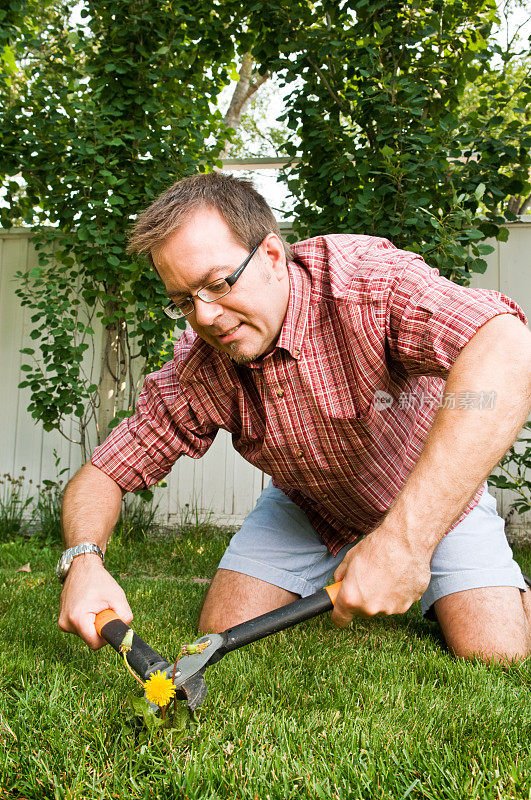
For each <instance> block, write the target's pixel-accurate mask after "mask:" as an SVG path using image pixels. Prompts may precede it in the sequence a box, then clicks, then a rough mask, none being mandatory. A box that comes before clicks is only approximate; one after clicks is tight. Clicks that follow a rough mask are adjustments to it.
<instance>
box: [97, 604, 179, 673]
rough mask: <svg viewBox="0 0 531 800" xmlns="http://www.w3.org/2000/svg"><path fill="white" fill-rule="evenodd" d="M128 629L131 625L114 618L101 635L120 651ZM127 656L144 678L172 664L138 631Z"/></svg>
mask: <svg viewBox="0 0 531 800" xmlns="http://www.w3.org/2000/svg"><path fill="white" fill-rule="evenodd" d="M128 630H129V627H128V626H127V625H126V624H125V622H122V620H121V619H113V620H111V621H110V622H107V624H106V625H104V626H103V628H102V629H101V636H102V637H103V638H104V639H105V641H106V642H108V643H109V644H110V645H111V647H114V649H115V650H116V652H118V653H119V652H120V645H121V644H122V641H123V638H124V636H125V634H126V633H127V631H128ZM126 658H127V661H128V662H129V664H130V666H131V667H132V668H133V669H134V671H135V672H136V673H137V675H139V676H140V677H141V678H142V680H146V678H148V677H149V676H150V675H151V673H152V672H156V670H158V669H160V670H161V671H164V670H165V669H166V668H167V667H169V665H170V664H169V662H168V661H166V659H164V658H163V657H162V656H161V655H160V654H159V653H157V652H156V651H155V650H153V649H152V648H151V647H150V646H149V645H148V644H146V642H144V640H143V639H141V638H140V636H137V635H136V633H134V634H133V645H132V647H131V649H130V650H129V652H128V653H127V655H126Z"/></svg>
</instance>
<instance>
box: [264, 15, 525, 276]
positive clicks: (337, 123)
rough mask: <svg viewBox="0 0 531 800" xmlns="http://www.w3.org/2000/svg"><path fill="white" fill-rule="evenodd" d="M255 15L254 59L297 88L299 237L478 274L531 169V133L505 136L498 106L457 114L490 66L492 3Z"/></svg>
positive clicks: (294, 187)
mask: <svg viewBox="0 0 531 800" xmlns="http://www.w3.org/2000/svg"><path fill="white" fill-rule="evenodd" d="M253 12H254V18H255V20H256V25H257V26H258V27H260V30H261V36H259V38H258V42H257V44H256V45H255V47H254V49H253V53H254V55H255V57H256V58H257V60H258V61H259V63H261V65H262V69H269V70H271V71H272V72H276V73H281V74H282V75H283V76H284V78H285V81H286V83H287V84H288V85H290V87H291V95H290V97H289V100H288V110H287V112H286V115H285V121H286V123H287V126H288V128H289V130H290V131H291V133H292V136H293V137H294V139H293V141H292V143H291V144H289V145H288V148H289V150H290V153H291V155H292V157H293V159H298V160H297V161H296V162H295V161H294V164H293V167H292V169H291V170H290V172H289V175H288V178H287V181H288V185H289V188H290V190H291V192H292V193H293V195H294V196H295V197H296V198H297V201H296V206H295V215H294V216H295V223H294V227H295V230H296V232H297V233H298V234H299V235H301V236H307V235H314V234H318V233H325V232H330V231H336V232H338V231H350V232H353V231H358V232H363V233H367V234H373V235H378V236H386V237H389V238H390V239H391V240H392V241H393V242H394V243H395V244H397V245H398V246H400V247H404V248H406V249H408V250H413V251H416V252H419V253H421V254H422V255H423V256H424V257H425V258H426V260H427V261H428V262H429V263H430V264H431V265H433V266H436V267H438V268H439V270H440V271H441V272H442V273H443V274H445V275H446V276H448V277H450V278H452V279H454V280H456V281H459V282H464V283H466V282H468V280H469V276H470V273H471V272H474V271H478V272H482V271H484V269H485V267H486V262H485V261H484V259H483V257H482V256H483V255H485V254H486V253H488V252H490V251H491V249H492V248H491V247H490V246H489V245H487V244H485V243H484V242H483V240H484V239H485V238H486V237H487V236H498V238H500V239H501V238H504V237H506V235H507V229H504V228H503V227H502V226H503V224H504V222H505V220H506V219H514V214H512V213H511V212H510V211H509V210H508V209H507V208H505V209H504V210H503V213H502V205H503V201H504V200H506V199H507V198H508V197H511V196H513V195H515V194H517V193H521V192H522V191H523V190H524V189H525V186H526V181H527V180H528V172H529V165H530V157H531V156H530V153H531V126H530V125H529V123H528V122H527V121H526V120H525V119H521V120H520V119H519V120H516V121H511V122H508V123H507V124H502V121H501V120H498V116H497V114H498V111H497V104H499V102H500V97H499V95H496V96H495V97H490V98H489V97H487V98H486V102H485V103H482V104H481V105H480V106H479V107H477V108H474V109H471V110H469V111H468V113H465V114H463V113H462V111H461V103H462V98H463V93H464V90H465V87H466V86H467V85H468V84H469V83H472V82H474V81H475V80H476V79H477V77H478V76H479V75H482V74H488V72H489V70H490V69H491V68H490V66H489V65H490V63H491V60H492V58H493V55H495V53H496V45H495V43H493V42H492V41H491V39H490V36H491V32H492V28H493V25H494V24H495V22H496V7H495V4H494V2H492V1H491V0H469V2H466V3H465V2H462V0H450V1H449V2H442V0H437V1H436V2H431V3H428V4H426V3H420V2H418V0H415V1H414V2H412V3H410V2H408V3H406V2H401V1H398V0H391V2H388V1H387V0H375V2H369V1H368V0H347V2H343V3H336V2H332V1H331V0H318V2H312V3H310V2H307V0H298V2H297V1H295V2H294V0H275V1H274V2H268V3H267V4H266V3H262V2H256V3H254V4H253ZM529 90H530V87H529V82H528V81H524V82H523V83H522V85H521V86H520V87H518V89H517V94H518V96H520V95H521V96H526V93H527V94H529ZM493 120H494V121H495V122H498V121H499V122H500V128H499V129H498V130H497V131H496V134H495V135H493V133H492V130H491V128H490V125H491V124H492V122H493ZM516 140H517V141H518V145H516V144H515V141H516Z"/></svg>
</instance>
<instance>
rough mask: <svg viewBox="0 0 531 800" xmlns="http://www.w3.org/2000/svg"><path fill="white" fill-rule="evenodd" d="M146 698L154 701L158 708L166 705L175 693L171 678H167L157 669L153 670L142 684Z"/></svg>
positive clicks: (151, 701)
mask: <svg viewBox="0 0 531 800" xmlns="http://www.w3.org/2000/svg"><path fill="white" fill-rule="evenodd" d="M144 689H145V690H146V698H147V699H148V700H149V702H150V703H155V705H156V706H158V707H159V708H164V706H167V705H168V703H169V702H170V700H171V699H172V698H173V696H174V695H175V686H174V685H173V682H172V680H171V678H168V677H167V676H166V675H165V674H164V673H163V672H161V671H160V669H158V670H157V671H156V672H153V673H152V674H151V675H150V676H149V678H148V679H147V681H146V682H145V684H144Z"/></svg>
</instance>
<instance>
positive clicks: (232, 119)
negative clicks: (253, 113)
mask: <svg viewBox="0 0 531 800" xmlns="http://www.w3.org/2000/svg"><path fill="white" fill-rule="evenodd" d="M253 69H254V59H253V57H252V55H251V53H244V55H243V58H242V64H241V67H240V72H239V76H240V77H239V80H238V83H237V84H236V88H235V89H234V94H233V95H232V99H231V101H230V104H229V108H228V110H227V113H226V114H225V125H226V126H227V128H233V129H234V130H236V129H237V127H238V125H239V124H240V121H241V117H242V114H243V112H244V111H245V109H246V107H247V105H248V104H249V100H250V99H251V97H252V96H253V94H256V92H257V91H258V89H259V88H260V86H262V85H263V84H264V83H265V82H266V81H267V79H268V78H269V77H270V73H269V72H266V73H265V74H264V75H257V76H256V78H255V79H254V80H253ZM229 145H230V142H227V144H226V145H225V149H224V151H223V153H222V154H221V157H222V158H224V157H226V155H227V152H228V148H229Z"/></svg>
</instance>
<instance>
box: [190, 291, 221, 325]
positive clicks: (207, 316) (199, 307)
mask: <svg viewBox="0 0 531 800" xmlns="http://www.w3.org/2000/svg"><path fill="white" fill-rule="evenodd" d="M194 305H195V312H194V313H195V319H196V322H197V323H198V325H202V326H205V327H208V326H209V325H212V323H213V322H214V320H215V319H216V318H217V317H219V315H220V314H221V313H223V308H222V307H221V304H220V303H216V302H214V303H205V301H204V300H201V298H200V297H197V295H196V296H195V297H194Z"/></svg>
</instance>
